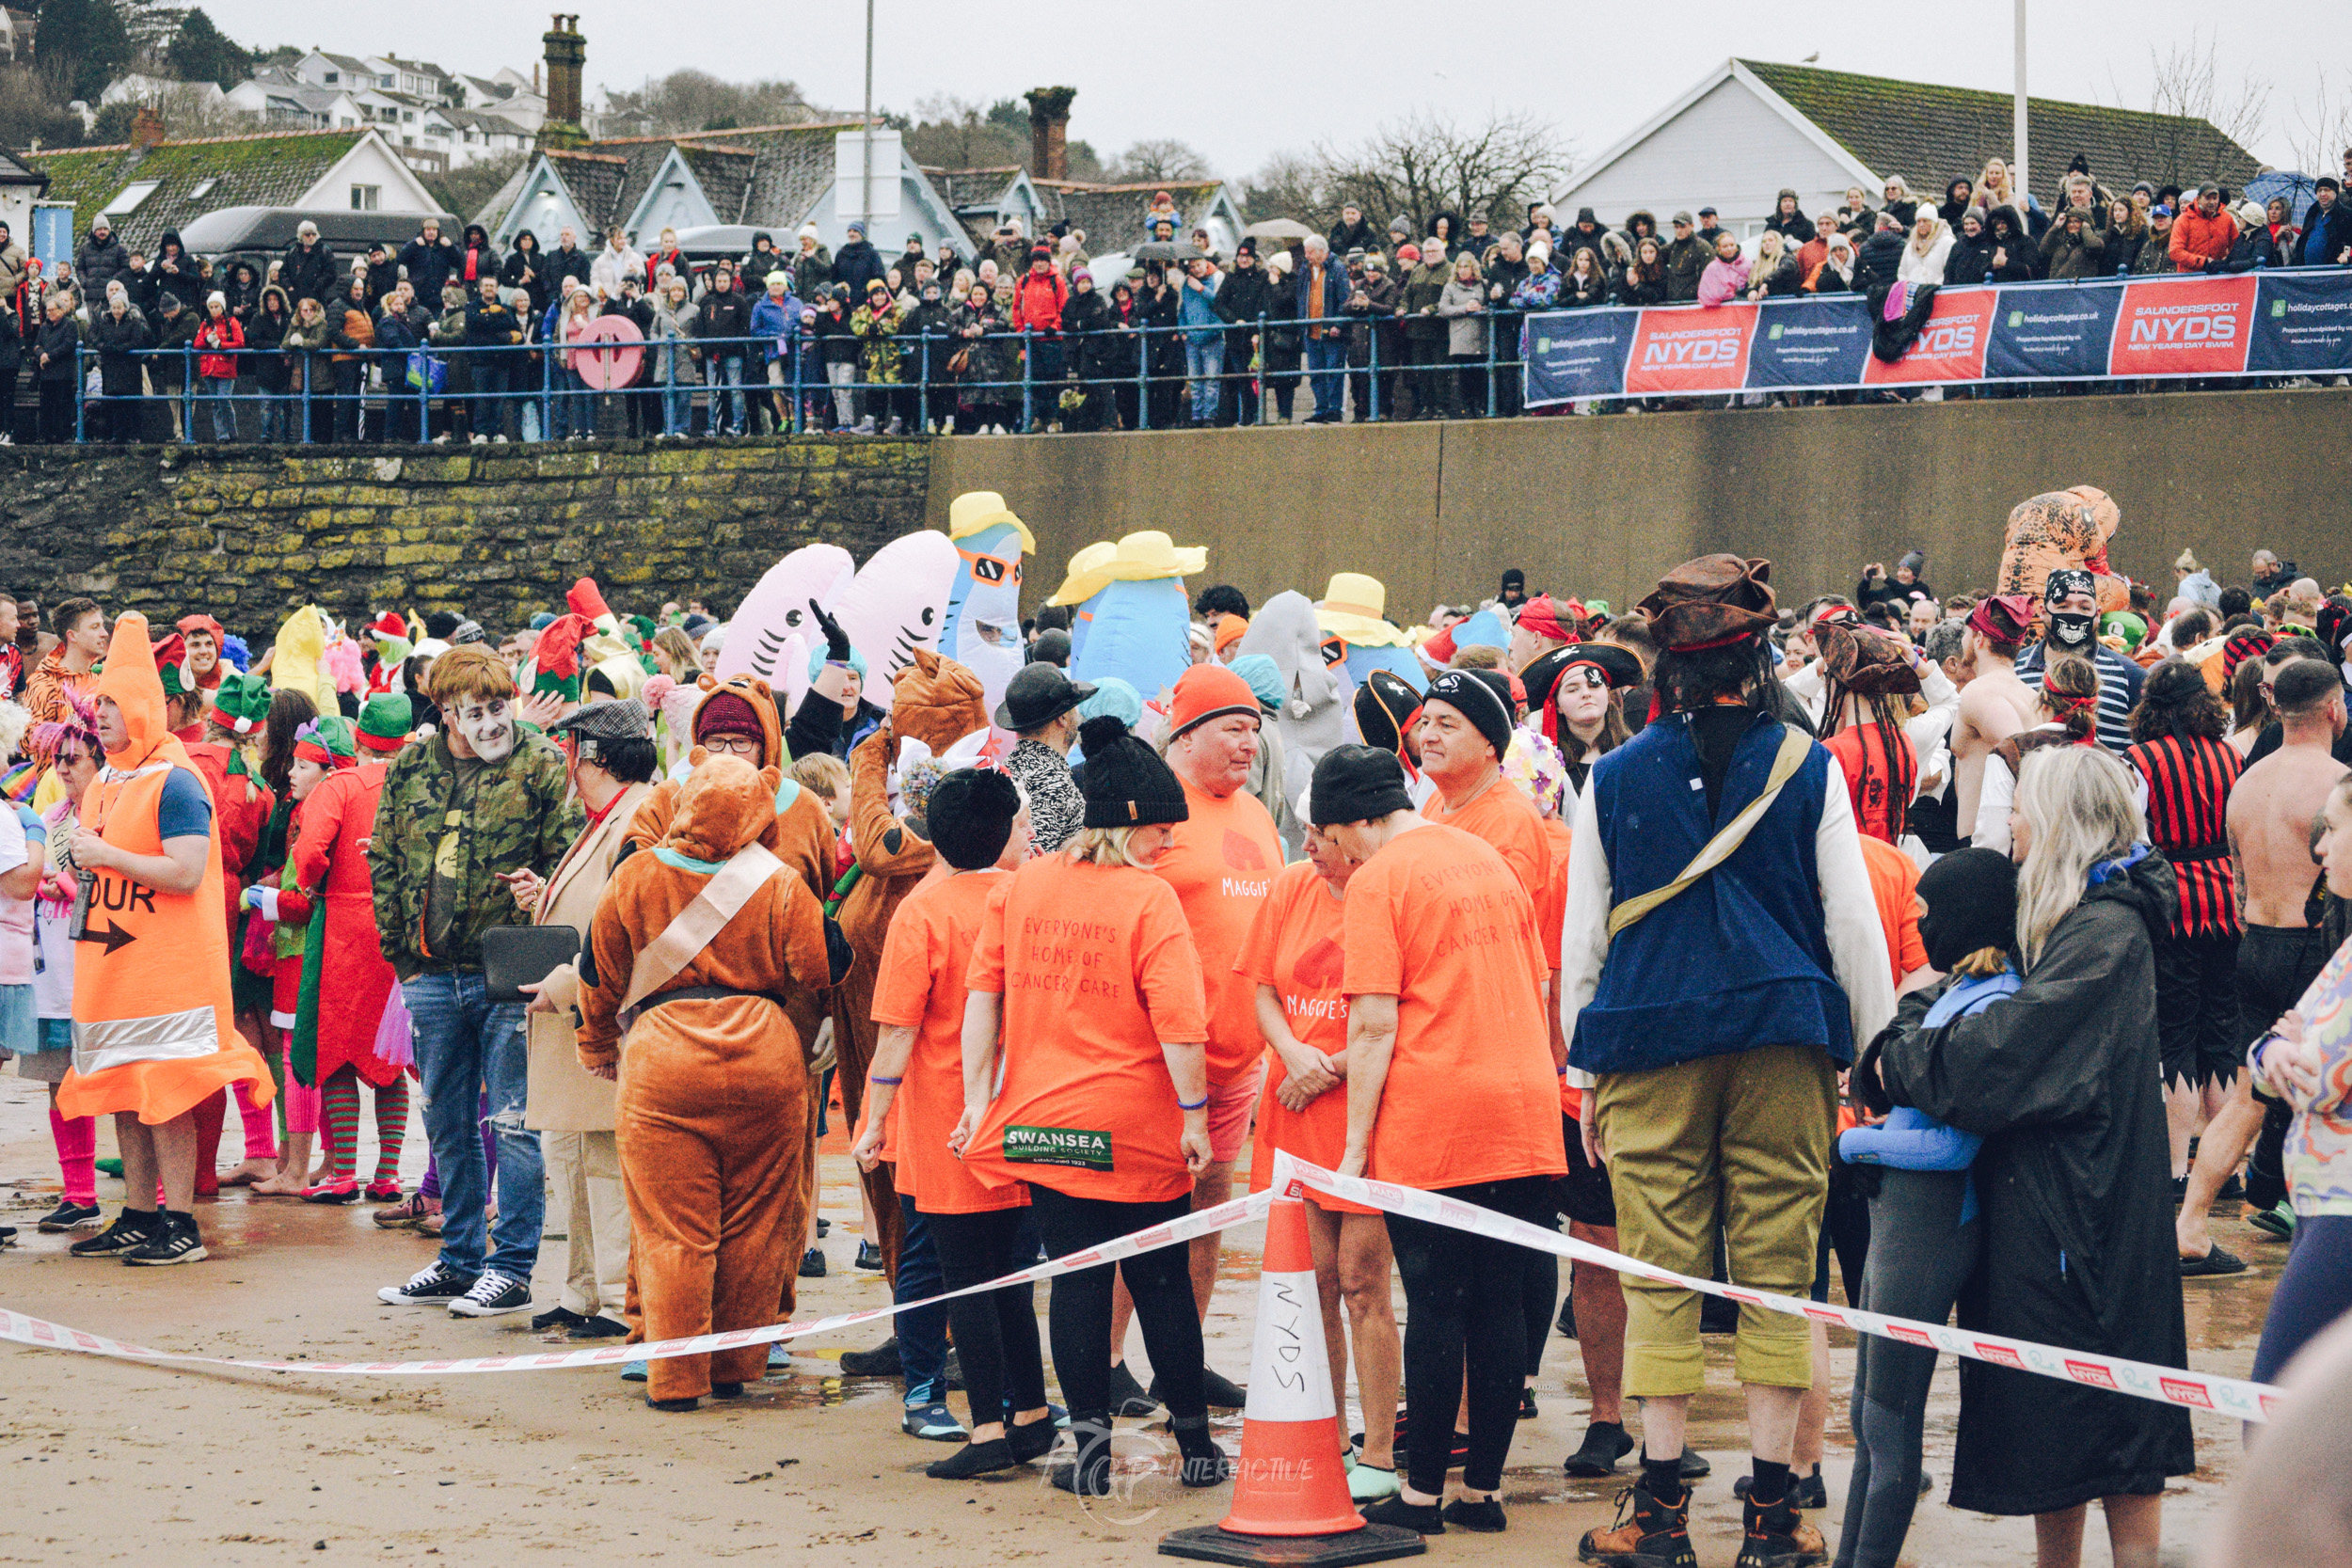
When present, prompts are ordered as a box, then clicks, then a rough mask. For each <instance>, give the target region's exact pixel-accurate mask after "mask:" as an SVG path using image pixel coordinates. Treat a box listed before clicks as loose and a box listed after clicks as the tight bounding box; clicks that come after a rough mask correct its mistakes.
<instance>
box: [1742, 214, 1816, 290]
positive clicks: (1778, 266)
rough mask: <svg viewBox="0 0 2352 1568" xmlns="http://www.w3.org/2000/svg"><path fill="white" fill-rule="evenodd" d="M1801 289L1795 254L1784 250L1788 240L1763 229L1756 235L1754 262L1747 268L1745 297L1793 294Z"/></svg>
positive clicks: (1802, 284)
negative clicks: (1746, 291)
mask: <svg viewBox="0 0 2352 1568" xmlns="http://www.w3.org/2000/svg"><path fill="white" fill-rule="evenodd" d="M1803 287H1804V276H1803V275H1802V274H1801V273H1800V272H1798V270H1797V253H1796V252H1795V251H1794V250H1791V249H1790V248H1789V247H1788V238H1787V237H1786V236H1785V235H1783V234H1782V233H1781V231H1780V230H1777V229H1767V230H1764V232H1763V233H1761V234H1759V235H1757V236H1756V261H1754V262H1753V263H1751V264H1750V266H1749V267H1748V297H1749V298H1750V299H1762V298H1764V297H1765V296H1766V295H1767V294H1793V293H1796V292H1797V291H1798V290H1799V289H1801V288H1803Z"/></svg>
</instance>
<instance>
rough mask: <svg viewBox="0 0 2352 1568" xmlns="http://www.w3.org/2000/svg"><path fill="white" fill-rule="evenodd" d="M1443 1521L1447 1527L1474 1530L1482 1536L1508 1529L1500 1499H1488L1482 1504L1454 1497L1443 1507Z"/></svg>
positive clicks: (1465, 1498)
mask: <svg viewBox="0 0 2352 1568" xmlns="http://www.w3.org/2000/svg"><path fill="white" fill-rule="evenodd" d="M1444 1519H1445V1522H1446V1523H1447V1524H1449V1525H1459V1526H1460V1527H1461V1528H1464V1529H1471V1530H1476V1531H1478V1532H1479V1533H1480V1534H1482V1535H1496V1534H1499V1533H1501V1532H1502V1530H1504V1529H1507V1528H1510V1521H1509V1520H1508V1519H1505V1518H1504V1517H1503V1514H1502V1498H1500V1497H1488V1498H1487V1499H1486V1501H1485V1502H1482V1503H1474V1502H1471V1501H1470V1499H1469V1498H1467V1497H1456V1498H1454V1500H1453V1501H1452V1502H1450V1503H1448V1504H1446V1505H1445V1513H1444Z"/></svg>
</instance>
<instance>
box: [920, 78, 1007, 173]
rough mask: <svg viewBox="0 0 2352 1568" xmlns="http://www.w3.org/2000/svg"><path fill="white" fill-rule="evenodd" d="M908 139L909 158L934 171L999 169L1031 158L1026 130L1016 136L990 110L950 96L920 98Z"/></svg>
mask: <svg viewBox="0 0 2352 1568" xmlns="http://www.w3.org/2000/svg"><path fill="white" fill-rule="evenodd" d="M905 136H906V150H907V154H908V156H910V157H912V158H913V159H914V161H915V162H916V163H918V164H924V165H928V166H931V167H933V168H999V167H1003V166H1007V165H1010V164H1025V163H1026V162H1027V161H1028V156H1029V136H1028V132H1027V130H1026V128H1024V129H1023V130H1022V131H1020V132H1019V133H1018V134H1016V133H1015V132H1013V131H1012V130H1011V129H1009V127H1007V126H1005V125H1004V124H1002V123H1001V122H999V121H996V120H993V119H990V118H989V111H988V110H987V109H986V108H984V107H982V106H981V105H979V104H977V103H972V102H971V101H969V100H968V99H962V98H958V97H955V96H954V95H952V94H949V93H934V94H933V95H931V96H930V97H929V98H918V99H916V100H915V101H914V124H913V125H912V126H910V127H908V128H907V129H906V132H905Z"/></svg>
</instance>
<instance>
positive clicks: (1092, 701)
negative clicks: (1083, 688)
mask: <svg viewBox="0 0 2352 1568" xmlns="http://www.w3.org/2000/svg"><path fill="white" fill-rule="evenodd" d="M1104 715H1108V716H1110V717H1111V718H1114V719H1117V720H1118V721H1120V722H1121V723H1123V724H1125V725H1126V726H1127V727H1128V728H1129V729H1131V730H1132V729H1134V728H1135V727H1136V725H1137V724H1139V723H1141V722H1142V721H1143V696H1142V694H1141V693H1140V692H1138V691H1136V689H1135V688H1134V687H1133V686H1130V685H1129V684H1128V683H1127V682H1125V681H1123V680H1120V678H1119V677H1118V676H1117V675H1104V677H1103V678H1102V679H1101V680H1098V681H1096V682H1095V683H1094V695H1093V696H1091V697H1089V698H1087V699H1086V700H1085V701H1084V702H1082V703H1080V704H1079V705H1078V717H1079V718H1080V719H1082V720H1085V719H1100V718H1103V717H1104Z"/></svg>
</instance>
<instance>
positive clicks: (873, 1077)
mask: <svg viewBox="0 0 2352 1568" xmlns="http://www.w3.org/2000/svg"><path fill="white" fill-rule="evenodd" d="M866 1082H867V1083H869V1084H887V1085H890V1086H891V1087H892V1088H894V1089H895V1088H897V1087H898V1085H901V1084H903V1083H905V1082H906V1080H905V1079H903V1078H884V1077H883V1076H882V1074H880V1073H878V1072H877V1073H869V1074H867V1075H866Z"/></svg>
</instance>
